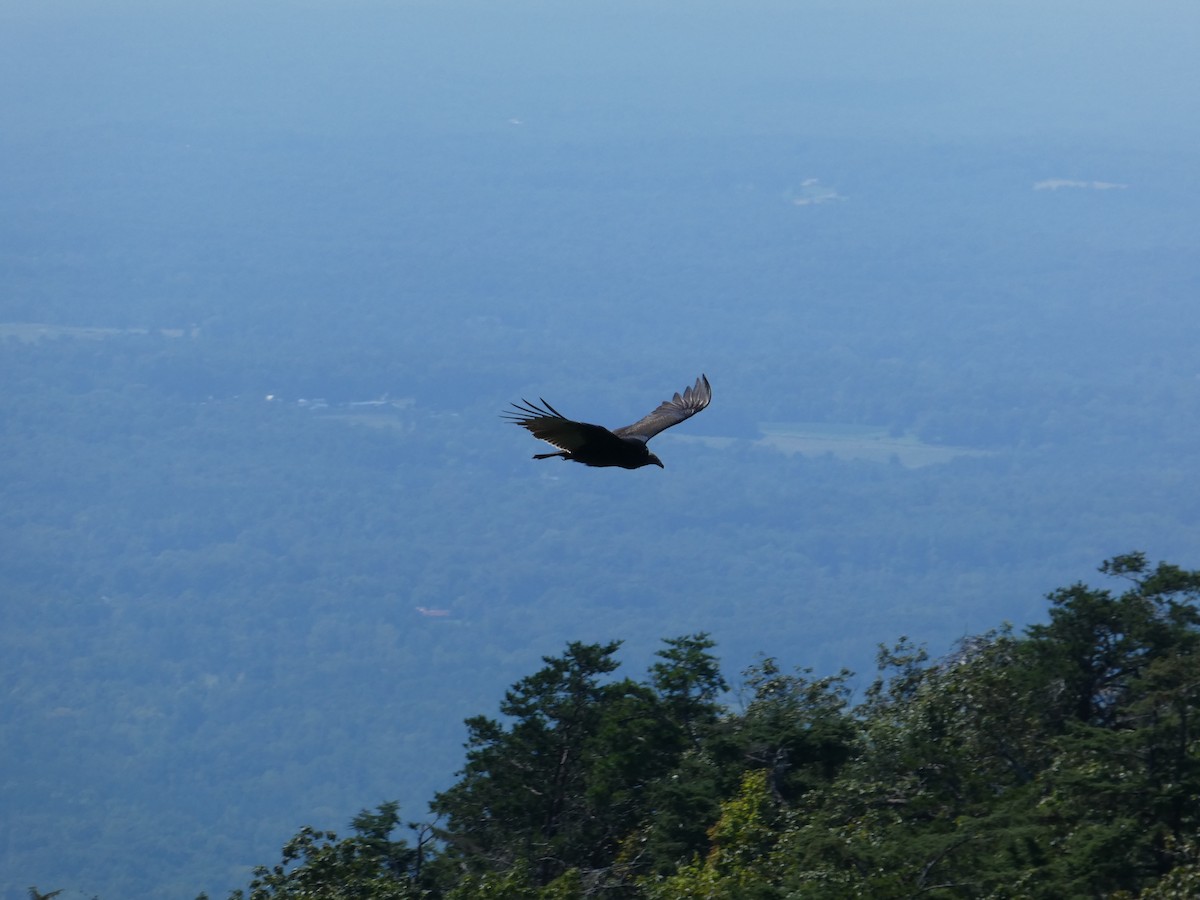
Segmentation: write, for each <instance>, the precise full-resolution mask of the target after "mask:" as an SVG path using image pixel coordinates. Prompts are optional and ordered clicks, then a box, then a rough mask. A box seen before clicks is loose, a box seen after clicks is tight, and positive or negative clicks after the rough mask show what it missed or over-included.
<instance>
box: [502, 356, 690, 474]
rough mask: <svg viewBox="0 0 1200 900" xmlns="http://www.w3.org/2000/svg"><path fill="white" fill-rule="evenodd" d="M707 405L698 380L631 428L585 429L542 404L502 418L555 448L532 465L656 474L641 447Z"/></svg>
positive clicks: (522, 406)
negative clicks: (554, 460) (547, 462)
mask: <svg viewBox="0 0 1200 900" xmlns="http://www.w3.org/2000/svg"><path fill="white" fill-rule="evenodd" d="M711 400H712V387H711V386H710V385H709V383H708V379H707V378H706V377H705V376H703V375H701V376H700V377H699V378H697V379H696V383H695V384H694V385H692V386H691V387H689V388H687V389H686V390H685V391H684V392H683V394H682V395H681V394H676V395H675V396H674V397H673V398H672V399H670V400H666V401H664V402H663V403H661V404H659V406H658V408H657V409H655V410H654V411H653V412H652V413H650V414H649V415H647V416H644V417H643V418H641V419H639V420H638V421H636V422H634V423H633V424H632V425H626V426H625V427H624V428H617V429H614V430H612V431H609V430H608V429H607V428H605V427H604V426H603V425H590V424H588V423H587V422H575V421H572V420H571V419H568V418H567V417H566V416H564V415H563V414H562V413H560V412H559V411H558V410H556V409H555V408H554V407H553V406H551V405H550V404H549V403H547V402H546V401H545V400H542V403H541V406H538V405H537V404H536V403H530V402H529V401H528V400H524V401H522V402H521V403H514V404H513V408H512V411H511V412H507V413H505V414H504V417H505V418H506V419H508V420H509V421H510V422H513V423H515V424H517V425H520V426H521V427H522V428H526V429H528V430H529V431H530V433H532V434H533V436H534V437H536V438H539V439H540V440H543V441H545V442H546V443H548V444H550V445H551V446H554V447H557V448H558V451H557V452H555V453H538V454H536V455H535V456H534V457H533V458H534V459H550V458H551V457H555V456H557V457H559V458H561V459H564V460H566V459H569V460H572V461H573V462H578V463H583V464H584V465H585V466H619V467H620V468H622V469H640V468H641V467H642V466H658V467H659V468H662V465H663V464H662V460H660V459H659V458H658V457H657V456H655V455H654V454H653V453H651V452H650V449H649V448H648V447H647V446H646V442H647V441H649V440H650V438H652V437H654V436H655V435H656V434H658V433H659V432H661V431H665V430H666V429H668V428H670V427H671V426H672V425H678V424H679V423H680V422H682V421H683V420H684V419H688V418H691V417H692V416H694V415H695V414H696V413H698V412H700V410H702V409H704V407H706V406H708V404H709V402H710V401H711Z"/></svg>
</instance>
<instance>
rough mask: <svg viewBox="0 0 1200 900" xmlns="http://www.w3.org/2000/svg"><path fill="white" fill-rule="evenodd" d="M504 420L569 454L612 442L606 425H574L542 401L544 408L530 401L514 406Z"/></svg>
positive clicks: (504, 415) (580, 423)
mask: <svg viewBox="0 0 1200 900" xmlns="http://www.w3.org/2000/svg"><path fill="white" fill-rule="evenodd" d="M503 418H505V419H508V420H509V421H510V422H515V423H516V424H517V425H520V426H522V427H524V428H528V429H529V431H530V433H531V434H532V435H533V436H534V437H535V438H538V439H540V440H543V441H545V442H546V443H547V444H550V445H551V446H552V447H557V448H558V449H559V450H566V451H567V452H568V453H574V452H575V451H576V450H579V449H581V448H583V447H585V446H590V445H594V444H597V443H601V444H603V443H606V442H609V441H613V433H612V432H611V431H609V430H608V429H607V428H605V427H604V426H603V425H589V424H588V423H587V422H574V421H572V420H571V419H568V418H567V417H566V416H564V415H563V414H562V413H560V412H559V411H558V410H557V409H555V408H554V407H553V406H551V405H550V404H549V403H547V402H546V401H545V400H542V405H541V406H538V405H537V404H536V403H530V402H529V401H528V400H522V401H521V402H520V403H514V404H513V405H512V410H511V411H510V412H506V413H503ZM614 443H615V441H614Z"/></svg>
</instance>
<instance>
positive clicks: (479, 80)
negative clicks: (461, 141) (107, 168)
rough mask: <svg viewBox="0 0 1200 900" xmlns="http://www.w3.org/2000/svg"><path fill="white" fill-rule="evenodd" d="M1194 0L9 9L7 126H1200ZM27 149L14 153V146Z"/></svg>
mask: <svg viewBox="0 0 1200 900" xmlns="http://www.w3.org/2000/svg"><path fill="white" fill-rule="evenodd" d="M1198 45H1200V9H1198V8H1197V6H1196V5H1195V4H1194V3H1188V2H1150V3H1144V4H1133V3H1128V2H1120V0H1101V2H1069V0H1061V2H1054V3H1050V4H1047V3H1044V2H1012V0H1000V2H996V3H990V4H985V5H980V4H967V3H962V2H951V0H930V2H924V0H913V2H894V0H887V2H882V0H881V2H801V0H795V2H766V3H761V2H760V3H753V2H752V3H739V4H730V3H724V2H722V3H717V2H699V3H696V2H689V3H678V2H655V3H627V2H615V3H614V2H605V3H597V2H570V3H558V2H533V3H531V2H512V3H509V2H500V3H491V2H476V3H463V2H439V3H432V2H339V3H333V2H291V3H282V2H265V3H264V2H250V3H229V2H208V3H196V4H186V5H185V4H161V3H149V2H128V0H126V2H114V3H105V4H102V5H97V4H92V3H85V2H48V3H36V4H33V3H28V4H25V3H10V4H5V6H4V9H3V10H2V11H0V51H2V52H0V105H2V106H3V109H4V116H5V121H6V128H5V131H6V135H7V137H6V139H5V142H6V144H7V143H8V142H10V141H12V140H14V139H17V138H18V137H19V136H22V135H24V136H27V137H28V136H31V135H39V134H41V135H43V136H45V133H46V132H47V131H59V130H65V131H66V132H67V133H70V132H71V131H72V130H74V129H78V128H82V127H86V126H88V125H96V124H100V123H105V122H125V123H128V122H142V123H158V124H163V125H173V126H183V127H190V128H201V129H203V128H223V129H235V130H236V129H251V130H259V129H264V130H270V129H278V130H298V131H302V132H316V133H323V132H341V131H343V130H345V129H351V128H353V129H356V130H361V131H364V132H368V133H369V132H376V131H384V132H386V131H390V130H393V129H405V130H407V129H414V128H415V129H418V130H426V129H429V130H439V129H468V130H471V129H484V128H487V127H489V126H490V125H493V124H496V123H504V122H508V121H510V120H511V119H514V118H515V119H519V120H520V121H521V122H523V123H525V124H527V125H531V126H532V125H539V126H543V127H554V128H562V129H575V128H605V129H640V130H649V131H658V130H663V131H669V130H672V129H685V130H690V131H699V132H704V131H714V132H719V131H724V130H731V129H750V130H755V131H762V130H782V131H786V130H793V129H801V128H803V129H813V128H817V129H819V130H820V131H822V132H825V133H837V132H845V133H853V134H866V133H880V134H881V135H886V134H891V133H899V134H923V135H929V136H932V137H953V136H956V135H963V134H981V133H982V134H996V135H1019V136H1029V135H1032V134H1035V133H1038V132H1043V131H1045V132H1052V133H1053V132H1058V133H1086V134H1091V135H1095V136H1097V137H1099V136H1102V135H1113V134H1123V135H1125V136H1131V135H1140V136H1142V137H1145V138H1146V139H1148V140H1158V141H1175V140H1183V139H1184V138H1186V137H1188V136H1195V134H1196V132H1197V129H1198V128H1200V125H1197V122H1200V109H1198V104H1200V100H1198V99H1197V92H1196V91H1195V89H1194V86H1195V84H1197V83H1198V81H1200V63H1198V62H1197V60H1200V53H1197V52H1196V50H1197V46H1198ZM10 152H11V151H10Z"/></svg>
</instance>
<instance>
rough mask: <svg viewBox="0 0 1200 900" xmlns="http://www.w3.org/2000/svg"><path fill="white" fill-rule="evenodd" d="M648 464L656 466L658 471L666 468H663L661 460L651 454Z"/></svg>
mask: <svg viewBox="0 0 1200 900" xmlns="http://www.w3.org/2000/svg"><path fill="white" fill-rule="evenodd" d="M650 462H652V463H654V464H655V465H656V466H658V467H659V468H660V469H665V468H666V466H664V465H663V464H662V460H661V459H659V458H658V457H657V456H655V455H654V454H653V453H651V454H650Z"/></svg>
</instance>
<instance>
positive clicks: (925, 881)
mask: <svg viewBox="0 0 1200 900" xmlns="http://www.w3.org/2000/svg"><path fill="white" fill-rule="evenodd" d="M1101 571H1102V572H1103V573H1104V574H1105V575H1106V576H1109V578H1110V580H1117V581H1119V582H1123V584H1124V586H1123V587H1122V588H1121V589H1119V590H1109V589H1107V588H1100V589H1097V588H1093V587H1090V586H1088V585H1086V584H1083V583H1076V584H1073V585H1071V586H1069V587H1066V588H1062V589H1059V590H1056V591H1054V592H1053V593H1051V594H1050V595H1049V597H1048V600H1049V619H1048V621H1047V622H1046V623H1045V624H1040V625H1033V626H1029V627H1027V628H1025V629H1024V630H1023V631H1022V632H1020V633H1017V632H1014V630H1013V629H1011V628H1009V627H1002V628H998V629H995V630H991V631H988V632H985V633H981V634H978V635H973V636H970V637H968V638H964V639H963V640H962V641H960V642H959V644H958V645H957V647H956V648H955V649H954V651H953V652H952V653H950V654H948V655H946V656H943V657H941V658H936V659H934V658H931V657H930V655H929V654H928V653H927V651H926V650H925V649H924V648H922V647H920V646H918V645H916V644H914V643H913V642H911V641H910V640H908V639H907V638H901V639H900V640H899V641H897V642H896V643H895V644H894V645H892V646H884V647H880V649H879V653H878V669H879V674H878V676H877V677H876V679H875V680H874V681H873V682H872V683H871V684H870V685H869V686H868V687H867V689H866V690H865V691H864V692H862V694H861V696H860V697H858V698H857V699H852V692H851V690H850V688H849V683H848V682H849V677H850V673H848V672H846V671H842V672H840V673H837V674H833V675H826V676H818V675H815V674H814V673H812V672H811V671H809V670H803V669H802V670H789V669H787V668H786V667H785V666H784V665H783V664H782V663H781V662H780V661H779V660H776V659H773V658H762V659H760V660H759V661H758V662H757V663H756V664H755V665H753V666H752V667H750V668H749V669H748V670H747V671H746V672H744V673H743V676H742V680H741V682H740V683H739V685H738V688H737V691H736V697H737V702H736V703H734V704H732V705H728V704H726V703H724V702H723V701H722V697H723V695H724V694H725V692H726V690H727V688H728V685H727V683H726V680H725V678H724V676H723V675H722V673H721V671H720V667H719V664H718V660H717V658H716V656H715V654H714V650H715V648H714V644H713V642H712V641H711V640H710V639H709V637H708V636H707V635H705V634H703V633H701V634H695V635H690V636H682V637H677V638H669V639H666V640H665V641H663V644H662V647H661V649H659V650H658V651H657V653H656V654H655V662H654V663H653V665H651V666H650V668H649V671H648V672H647V673H646V674H645V676H643V677H642V678H641V679H640V680H638V679H634V678H630V677H627V676H626V677H620V676H618V674H617V669H618V667H619V662H618V659H617V654H618V651H619V648H620V643H619V642H610V643H599V644H587V643H579V642H572V643H570V644H568V646H567V648H566V650H565V651H564V652H563V653H562V654H561V655H558V656H554V657H546V658H545V659H544V663H545V665H544V666H543V667H542V668H541V669H539V670H538V671H537V672H535V673H533V674H531V675H529V676H527V677H525V678H522V679H521V680H519V681H517V682H516V683H515V684H514V685H513V686H512V687H511V688H510V689H509V690H508V691H507V692H506V693H505V695H504V699H503V702H502V703H501V704H500V713H501V718H499V719H496V718H491V717H489V716H483V715H480V716H475V717H472V718H470V719H468V720H467V723H466V724H467V727H468V734H469V737H468V741H467V744H466V761H465V763H464V765H463V767H462V769H461V770H460V772H459V773H458V780H457V781H456V782H455V783H454V784H453V785H452V786H451V787H450V788H448V789H447V790H445V791H442V792H440V793H438V795H437V796H436V798H435V799H434V801H433V803H432V804H431V813H432V815H431V816H430V817H427V818H422V817H420V816H418V821H417V822H414V823H412V824H410V825H409V828H410V829H412V833H411V836H409V837H405V836H404V833H403V830H402V829H400V827H399V826H400V825H401V823H402V822H404V821H405V820H404V818H403V817H402V816H401V811H400V810H399V809H398V806H397V804H396V803H394V802H385V803H381V804H379V805H378V807H376V808H375V809H373V810H363V811H362V812H361V813H360V814H359V815H358V816H357V817H355V818H354V820H353V822H352V823H351V827H352V833H351V834H350V836H348V837H342V838H339V837H338V836H337V835H336V834H335V833H334V832H331V831H322V830H320V829H318V828H305V829H302V830H301V831H300V832H299V833H298V834H297V835H296V836H295V837H294V838H293V839H292V840H291V841H290V842H289V843H288V844H287V845H286V846H285V847H284V848H283V851H282V858H281V861H280V862H279V863H278V864H275V865H264V866H261V867H260V868H259V869H258V870H257V871H256V873H255V876H254V878H253V880H252V881H251V882H250V884H249V886H248V887H247V889H246V890H244V891H243V890H238V891H236V892H234V894H232V895H231V900H233V898H238V900H242V898H249V900H268V898H280V900H282V898H296V900H299V898H324V900H343V898H345V900H350V898H356V900H410V898H419V897H430V898H434V897H444V898H453V900H484V898H506V900H526V898H528V900H568V898H582V897H611V898H630V900H633V898H647V900H682V898H696V900H701V898H708V900H714V898H728V900H746V898H761V900H767V898H784V897H792V898H829V900H832V898H852V897H871V898H907V897H918V896H919V897H930V898H967V897H980V898H983V897H987V898H1045V900H1058V898H1065V897H1111V898H1118V897H1127V898H1132V897H1138V898H1146V900H1149V898H1186V897H1194V896H1196V895H1197V892H1198V891H1200V736H1198V734H1197V725H1196V723H1197V716H1198V715H1200V608H1198V607H1197V603H1198V602H1200V571H1187V570H1184V569H1181V568H1179V567H1177V566H1174V565H1170V564H1166V563H1159V564H1158V565H1157V566H1150V565H1149V564H1148V563H1147V560H1146V558H1145V556H1144V555H1143V554H1140V553H1131V554H1126V555H1123V556H1119V557H1115V558H1113V559H1111V560H1108V561H1106V562H1105V563H1104V564H1103V566H1102V567H1101ZM398 832H399V833H398Z"/></svg>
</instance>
